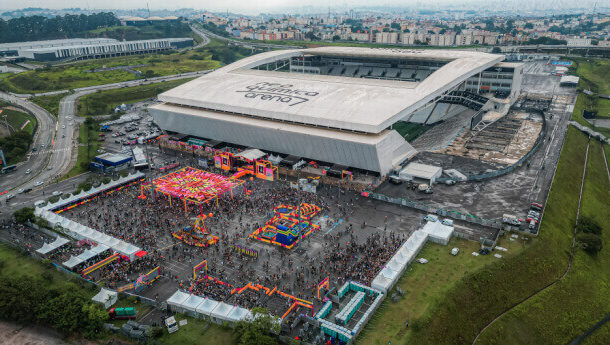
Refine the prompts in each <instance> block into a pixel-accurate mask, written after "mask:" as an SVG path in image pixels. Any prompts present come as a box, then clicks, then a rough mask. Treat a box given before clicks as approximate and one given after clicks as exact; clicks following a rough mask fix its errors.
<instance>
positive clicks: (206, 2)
mask: <svg viewBox="0 0 610 345" xmlns="http://www.w3.org/2000/svg"><path fill="white" fill-rule="evenodd" d="M481 2H483V3H484V4H485V5H487V6H490V5H491V3H493V2H495V3H497V5H499V6H506V7H507V9H508V8H524V7H526V8H530V9H531V7H537V8H538V9H540V8H541V7H542V8H554V9H558V8H561V7H572V6H575V4H577V5H576V6H584V7H587V5H593V3H595V2H597V3H598V6H599V5H601V4H603V3H604V2H605V1H604V0H579V1H577V2H574V1H573V0H19V1H16V0H0V9H2V10H15V9H19V8H26V7H42V8H52V9H61V8H74V7H79V8H83V9H87V8H89V9H92V10H95V9H137V8H146V6H147V3H148V5H149V6H150V9H151V10H162V9H168V10H174V9H179V8H193V9H200V10H204V9H205V10H209V11H212V12H225V11H230V12H233V13H242V14H247V15H256V14H259V13H281V12H285V13H287V12H292V11H296V12H299V9H306V8H307V7H310V8H309V9H311V7H313V8H315V9H316V10H320V11H321V12H326V9H328V8H329V7H330V8H331V9H334V10H346V9H348V8H353V7H362V6H396V7H402V8H408V7H416V8H420V9H421V8H426V9H439V8H442V7H443V5H446V4H452V5H463V4H471V6H470V7H471V8H472V9H476V8H479V6H477V5H480V4H476V3H481ZM469 9H470V8H469Z"/></svg>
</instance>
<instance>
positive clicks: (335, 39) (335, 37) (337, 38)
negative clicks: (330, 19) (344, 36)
mask: <svg viewBox="0 0 610 345" xmlns="http://www.w3.org/2000/svg"><path fill="white" fill-rule="evenodd" d="M340 39H341V37H340V36H339V35H334V36H333V41H339V40H340Z"/></svg>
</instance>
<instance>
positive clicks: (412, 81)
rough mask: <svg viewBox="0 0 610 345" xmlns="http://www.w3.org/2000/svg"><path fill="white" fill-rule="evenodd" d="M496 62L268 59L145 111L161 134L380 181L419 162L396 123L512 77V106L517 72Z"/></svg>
mask: <svg viewBox="0 0 610 345" xmlns="http://www.w3.org/2000/svg"><path fill="white" fill-rule="evenodd" d="M502 59H503V56H501V55H493V54H487V53H480V52H474V51H456V50H402V49H378V48H355V47H320V48H311V49H298V50H280V51H271V52H266V53H262V54H258V55H254V56H251V57H248V58H245V59H242V60H240V61H237V62H235V63H233V64H230V65H228V66H225V67H223V68H220V69H218V70H216V71H214V72H212V73H209V74H206V75H205V76H202V77H200V78H198V79H195V80H193V81H191V82H188V83H185V84H183V85H181V86H178V87H176V88H174V89H172V90H169V91H166V92H165V93H162V94H160V95H159V97H158V98H159V100H161V101H162V102H163V103H162V104H157V105H154V106H152V107H150V108H149V110H150V112H151V114H152V115H153V117H154V119H155V122H156V123H157V124H158V125H159V126H160V127H161V128H163V129H165V130H167V131H171V132H176V133H181V134H186V135H191V136H196V137H200V138H206V139H209V140H219V141H223V142H226V143H229V144H235V145H240V146H245V147H254V148H258V149H261V150H263V151H267V152H271V153H280V154H282V155H293V156H298V157H303V158H307V159H311V160H316V161H321V162H327V163H331V164H338V165H344V166H347V167H350V168H357V169H362V170H367V171H371V172H376V173H378V174H380V175H382V176H384V175H387V174H388V173H389V172H391V171H392V170H394V169H397V168H398V167H400V166H401V165H402V164H403V163H404V162H405V161H408V160H409V159H410V158H412V157H413V156H414V155H415V154H416V153H417V151H416V150H415V149H414V148H413V147H412V146H411V144H409V143H408V142H407V141H405V140H404V138H403V137H402V136H401V135H400V134H398V132H396V131H395V130H392V129H391V126H392V125H393V124H394V123H396V122H398V121H407V122H418V123H424V124H431V123H436V122H439V121H443V120H445V119H448V118H450V117H452V116H455V115H456V114H460V113H461V112H463V111H465V110H469V109H475V110H477V111H478V110H480V109H481V108H482V106H483V105H484V104H485V103H486V102H487V101H488V100H489V98H488V97H493V96H494V94H493V93H492V92H491V91H490V90H489V89H487V88H483V87H479V88H478V89H474V88H473V87H472V86H471V85H470V86H469V85H467V81H468V80H472V79H471V78H476V79H477V81H478V80H482V79H492V78H494V75H485V76H484V73H487V72H488V71H494V72H495V73H496V74H495V77H497V80H505V79H504V78H508V77H510V81H511V86H510V88H509V89H508V92H506V93H504V97H508V101H509V102H513V101H514V100H513V99H512V97H513V96H514V95H515V94H516V92H513V89H515V90H519V89H520V76H518V77H516V76H514V75H509V74H510V73H511V71H512V73H513V74H520V73H521V72H520V65H517V64H515V65H511V66H506V65H503V63H502ZM494 68H495V69H494ZM498 69H500V70H498ZM500 77H501V78H500ZM506 80H508V79H506ZM477 85H479V86H480V85H482V83H479V84H477ZM496 96H497V95H496Z"/></svg>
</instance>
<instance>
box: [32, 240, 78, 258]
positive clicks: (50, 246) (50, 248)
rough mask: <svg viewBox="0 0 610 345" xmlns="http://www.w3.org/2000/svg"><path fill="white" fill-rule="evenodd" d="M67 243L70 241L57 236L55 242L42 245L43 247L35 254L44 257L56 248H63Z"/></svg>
mask: <svg viewBox="0 0 610 345" xmlns="http://www.w3.org/2000/svg"><path fill="white" fill-rule="evenodd" d="M69 242H70V241H69V240H68V239H66V238H63V237H61V236H59V237H57V238H56V239H55V241H53V242H51V243H45V244H43V246H42V247H41V248H40V249H38V250H36V253H38V254H42V255H46V254H49V253H50V252H52V251H54V250H56V249H58V248H61V247H63V246H64V245H66V244H67V243H69Z"/></svg>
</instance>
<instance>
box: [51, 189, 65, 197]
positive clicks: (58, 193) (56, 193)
mask: <svg viewBox="0 0 610 345" xmlns="http://www.w3.org/2000/svg"><path fill="white" fill-rule="evenodd" d="M62 194H64V192H60V191H58V190H56V191H54V192H53V196H60V195H62Z"/></svg>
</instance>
